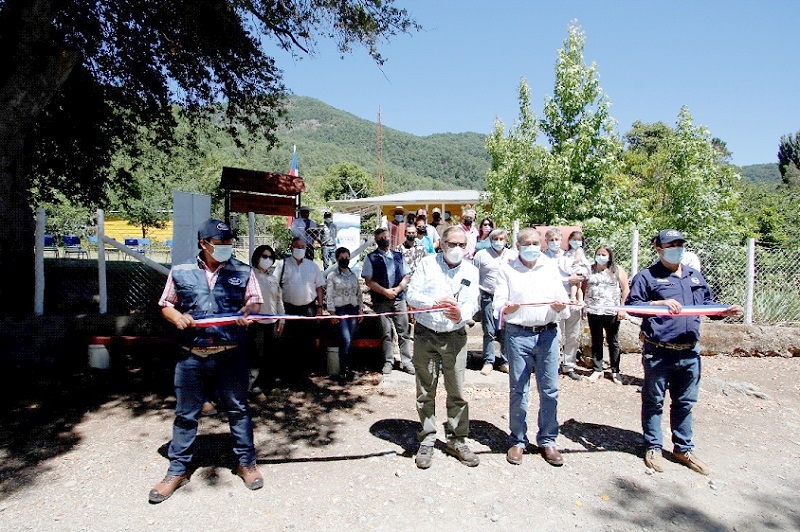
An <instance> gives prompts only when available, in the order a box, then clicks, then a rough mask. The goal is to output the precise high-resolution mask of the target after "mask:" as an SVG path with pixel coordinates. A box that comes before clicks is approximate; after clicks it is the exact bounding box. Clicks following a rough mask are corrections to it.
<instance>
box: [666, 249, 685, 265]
mask: <svg viewBox="0 0 800 532" xmlns="http://www.w3.org/2000/svg"><path fill="white" fill-rule="evenodd" d="M682 258H683V246H678V247H674V248H664V260H665V261H667V262H669V263H670V264H680V262H681V259H682Z"/></svg>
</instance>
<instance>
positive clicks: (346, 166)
mask: <svg viewBox="0 0 800 532" xmlns="http://www.w3.org/2000/svg"><path fill="white" fill-rule="evenodd" d="M321 193H322V199H323V200H325V201H326V202H328V201H331V200H341V199H355V198H368V197H370V196H374V195H375V179H374V178H373V177H372V176H371V175H369V174H368V173H367V172H365V171H364V170H362V169H361V168H360V167H359V166H358V165H356V164H353V163H348V162H341V163H339V164H336V165H333V166H331V167H330V168H328V173H327V175H326V176H325V177H324V178H323V181H322V190H321Z"/></svg>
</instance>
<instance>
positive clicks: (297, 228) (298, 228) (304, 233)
mask: <svg viewBox="0 0 800 532" xmlns="http://www.w3.org/2000/svg"><path fill="white" fill-rule="evenodd" d="M306 222H308V223H307V224H306ZM316 228H317V222H315V221H314V220H312V219H311V218H295V219H294V220H293V221H292V226H291V227H290V228H289V229H290V230H291V232H292V236H295V237H299V238H302V239H304V240H305V242H306V246H311V245H313V244H314V240H316V238H315V237H314V232H313V231H308V230H309V229H316Z"/></svg>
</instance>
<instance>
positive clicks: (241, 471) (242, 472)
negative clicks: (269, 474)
mask: <svg viewBox="0 0 800 532" xmlns="http://www.w3.org/2000/svg"><path fill="white" fill-rule="evenodd" d="M236 474H237V475H239V476H240V477H242V480H244V485H245V486H247V489H251V490H257V489H261V488H263V487H264V477H262V476H261V472H260V471H259V470H258V466H257V465H256V464H250V465H246V466H242V465H240V466H239V467H238V468H237V470H236Z"/></svg>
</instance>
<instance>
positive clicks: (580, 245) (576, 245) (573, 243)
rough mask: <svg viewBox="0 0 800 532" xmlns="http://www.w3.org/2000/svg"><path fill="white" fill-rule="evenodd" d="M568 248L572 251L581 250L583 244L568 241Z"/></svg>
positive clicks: (577, 241) (576, 241)
mask: <svg viewBox="0 0 800 532" xmlns="http://www.w3.org/2000/svg"><path fill="white" fill-rule="evenodd" d="M569 247H571V248H572V249H578V248H582V247H583V242H581V241H580V240H570V241H569Z"/></svg>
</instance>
